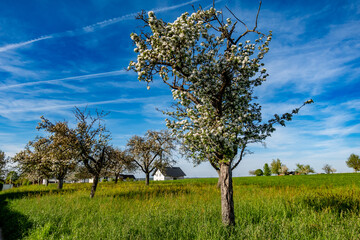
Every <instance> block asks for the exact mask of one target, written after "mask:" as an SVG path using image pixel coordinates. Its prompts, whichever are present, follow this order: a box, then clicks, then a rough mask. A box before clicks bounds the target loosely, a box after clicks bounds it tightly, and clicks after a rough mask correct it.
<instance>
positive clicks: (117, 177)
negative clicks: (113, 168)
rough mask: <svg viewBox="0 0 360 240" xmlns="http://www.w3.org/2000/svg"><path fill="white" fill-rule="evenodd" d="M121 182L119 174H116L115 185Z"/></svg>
mask: <svg viewBox="0 0 360 240" xmlns="http://www.w3.org/2000/svg"><path fill="white" fill-rule="evenodd" d="M118 180H119V174H115V184H116V183H117V182H118Z"/></svg>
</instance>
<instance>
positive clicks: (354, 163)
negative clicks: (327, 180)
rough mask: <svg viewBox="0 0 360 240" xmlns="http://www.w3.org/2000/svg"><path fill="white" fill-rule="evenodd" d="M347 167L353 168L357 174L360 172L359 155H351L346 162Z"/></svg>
mask: <svg viewBox="0 0 360 240" xmlns="http://www.w3.org/2000/svg"><path fill="white" fill-rule="evenodd" d="M346 165H347V166H348V167H349V168H353V169H354V171H355V172H358V171H360V158H359V155H356V154H354V153H353V154H351V155H350V157H349V158H348V160H347V161H346Z"/></svg>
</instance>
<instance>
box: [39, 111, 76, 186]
mask: <svg viewBox="0 0 360 240" xmlns="http://www.w3.org/2000/svg"><path fill="white" fill-rule="evenodd" d="M37 129H38V130H40V129H44V130H45V131H46V132H48V133H50V136H49V137H48V141H49V143H48V145H47V147H46V152H44V153H43V159H44V160H45V161H48V162H49V165H50V168H51V171H52V173H53V176H55V178H56V179H57V180H58V189H62V188H63V183H64V179H65V177H66V176H67V175H68V173H69V172H70V171H72V170H74V169H75V166H76V164H77V159H76V158H77V156H78V155H79V153H78V149H76V148H74V144H72V143H73V142H74V140H75V133H74V131H73V130H71V129H70V128H69V127H68V124H67V122H56V123H55V124H53V123H51V122H50V121H49V120H48V119H46V118H44V117H41V122H40V123H39V124H38V127H37Z"/></svg>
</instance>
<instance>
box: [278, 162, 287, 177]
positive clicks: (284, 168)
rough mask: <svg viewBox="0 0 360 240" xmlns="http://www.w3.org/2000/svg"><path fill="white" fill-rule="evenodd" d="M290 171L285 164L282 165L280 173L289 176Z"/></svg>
mask: <svg viewBox="0 0 360 240" xmlns="http://www.w3.org/2000/svg"><path fill="white" fill-rule="evenodd" d="M288 171H289V169H288V167H287V166H286V165H285V164H281V167H280V171H279V173H280V174H281V175H287V174H288Z"/></svg>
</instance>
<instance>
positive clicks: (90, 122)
mask: <svg viewBox="0 0 360 240" xmlns="http://www.w3.org/2000/svg"><path fill="white" fill-rule="evenodd" d="M74 114H75V118H76V120H77V126H76V128H75V129H74V134H75V139H74V141H73V142H72V145H73V146H74V147H75V149H76V150H77V151H78V152H79V159H80V160H81V161H82V164H83V165H84V166H85V167H86V169H87V171H88V172H89V173H90V174H91V176H92V177H93V184H92V187H91V193H90V198H93V197H94V196H95V192H96V188H97V185H98V183H99V179H100V175H101V173H102V172H103V170H104V169H106V168H107V167H108V164H109V163H110V157H111V151H112V147H111V146H110V143H109V141H110V133H109V132H108V131H107V129H106V128H105V125H104V124H103V123H102V122H103V121H104V118H105V116H106V115H107V114H106V113H104V112H103V111H101V112H98V111H96V115H95V116H92V115H91V113H90V111H87V109H85V110H83V111H82V110H80V109H79V108H75V110H74Z"/></svg>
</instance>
